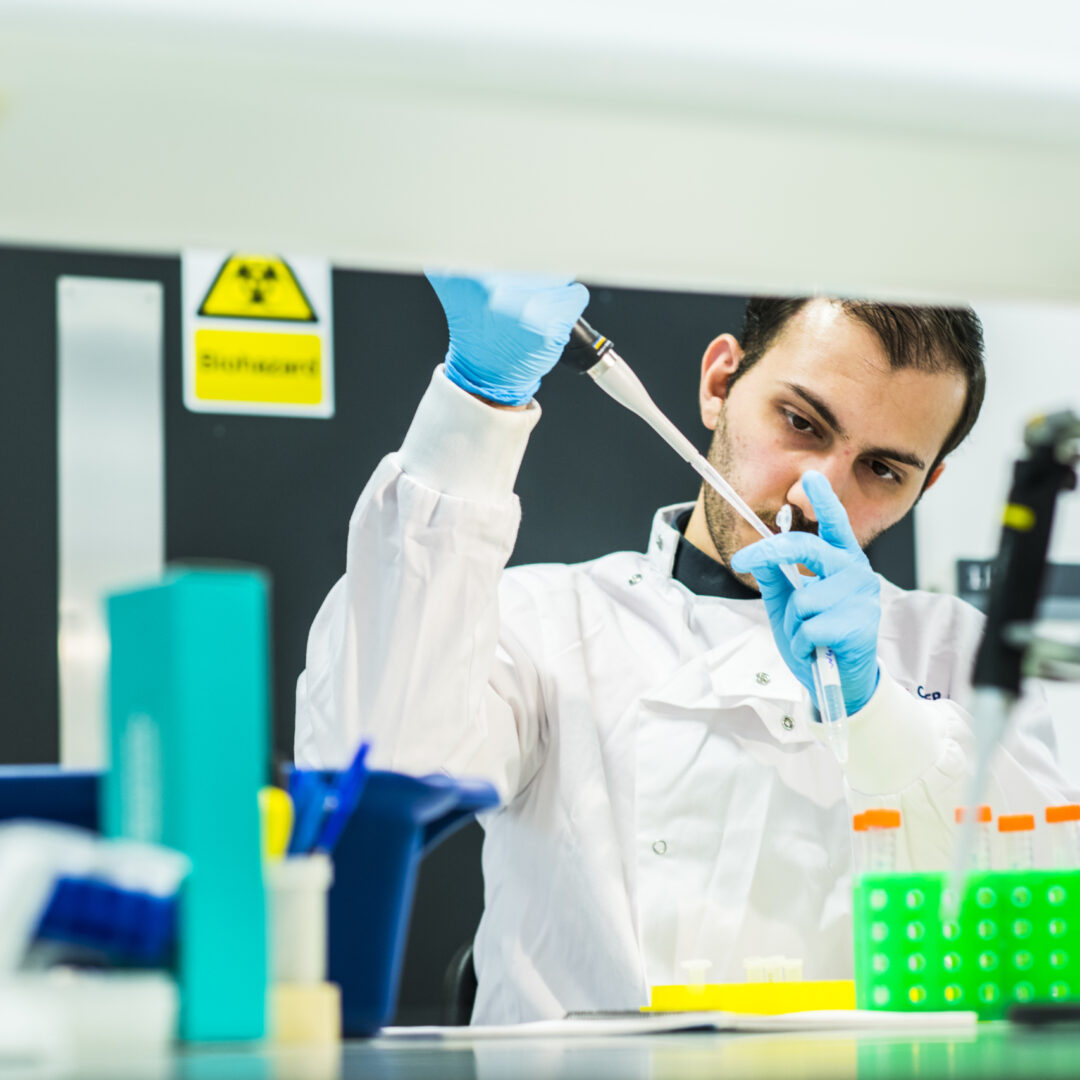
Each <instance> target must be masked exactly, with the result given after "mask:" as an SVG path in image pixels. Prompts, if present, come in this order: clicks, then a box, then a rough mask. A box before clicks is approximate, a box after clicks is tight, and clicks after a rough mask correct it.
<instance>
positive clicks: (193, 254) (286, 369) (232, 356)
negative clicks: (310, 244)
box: [183, 251, 334, 417]
mask: <svg viewBox="0 0 1080 1080" xmlns="http://www.w3.org/2000/svg"><path fill="white" fill-rule="evenodd" d="M183 286H184V403H185V404H186V405H187V407H188V408H189V409H192V410H194V411H196V412H219V413H228V412H234V413H256V414H262V415H266V416H321V417H327V416H333V414H334V383H333V351H332V342H333V333H332V325H331V312H330V267H329V264H328V263H327V262H326V261H325V260H320V259H311V258H304V257H299V256H285V255H281V254H275V253H266V252H263V253H257V254H256V253H250V252H225V251H221V252H211V251H188V252H185V254H184V261H183Z"/></svg>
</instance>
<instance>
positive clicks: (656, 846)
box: [652, 840, 667, 855]
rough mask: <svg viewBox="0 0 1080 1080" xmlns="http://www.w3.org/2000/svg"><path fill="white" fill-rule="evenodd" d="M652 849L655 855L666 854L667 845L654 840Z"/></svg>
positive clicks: (661, 841)
mask: <svg viewBox="0 0 1080 1080" xmlns="http://www.w3.org/2000/svg"><path fill="white" fill-rule="evenodd" d="M652 849H653V851H655V852H656V854H657V855H665V854H667V844H666V843H665V842H664V841H663V840H654V841H653V846H652Z"/></svg>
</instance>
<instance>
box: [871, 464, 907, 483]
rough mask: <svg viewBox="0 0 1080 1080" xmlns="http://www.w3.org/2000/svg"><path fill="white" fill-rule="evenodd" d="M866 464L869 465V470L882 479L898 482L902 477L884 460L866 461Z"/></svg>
mask: <svg viewBox="0 0 1080 1080" xmlns="http://www.w3.org/2000/svg"><path fill="white" fill-rule="evenodd" d="M867 464H868V465H869V466H870V471H871V472H872V473H873V474H874V475H875V476H877V477H880V478H881V479H882V480H891V481H893V482H894V483H897V484H898V483H900V481H901V480H902V479H903V477H901V476H900V474H899V473H898V472H897V471H896V470H895V469H891V468H889V466H888V465H886V464H885V462H884V461H868V462H867Z"/></svg>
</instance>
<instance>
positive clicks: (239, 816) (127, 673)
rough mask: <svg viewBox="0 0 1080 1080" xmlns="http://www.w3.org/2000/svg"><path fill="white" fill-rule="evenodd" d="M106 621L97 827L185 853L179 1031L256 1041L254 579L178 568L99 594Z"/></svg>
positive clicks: (262, 693)
mask: <svg viewBox="0 0 1080 1080" xmlns="http://www.w3.org/2000/svg"><path fill="white" fill-rule="evenodd" d="M108 616H109V633H110V636H111V643H112V658H111V663H110V668H111V670H110V677H109V697H110V700H109V728H110V730H109V754H110V762H109V768H108V770H107V773H106V777H105V783H104V784H103V786H102V799H103V806H102V822H103V828H104V830H105V832H106V834H107V835H109V836H124V837H129V838H131V839H137V840H146V841H149V842H152V843H160V844H165V845H166V846H168V847H171V848H175V849H176V850H177V851H182V852H183V853H184V854H185V855H187V856H188V857H189V858H190V859H191V861H192V872H191V875H190V876H189V878H188V879H187V881H186V882H185V884H184V888H183V892H182V895H181V901H180V920H179V948H178V954H177V978H178V981H179V987H180V1002H181V1006H180V1037H181V1038H183V1039H188V1040H193V1041H204V1040H244V1039H258V1038H261V1037H262V1036H263V1034H264V1031H265V1018H266V990H267V971H266V916H265V905H264V899H263V883H262V866H261V853H260V842H259V808H258V791H259V788H260V787H262V786H263V785H264V784H265V783H266V782H267V777H268V776H269V759H268V752H269V751H268V732H269V719H270V718H269V686H268V679H269V673H268V646H267V622H268V617H267V616H268V587H267V582H266V578H265V576H264V575H263V574H261V573H260V572H258V571H256V570H249V569H244V570H227V571H226V570H221V571H217V570H201V569H200V570H190V571H177V572H173V573H171V574H170V575H169V576H167V577H166V578H165V579H164V580H162V581H161V582H160V583H158V584H155V585H151V586H148V587H146V588H139V589H133V590H131V591H129V592H124V593H119V594H116V595H114V596H111V597H110V598H109V600H108Z"/></svg>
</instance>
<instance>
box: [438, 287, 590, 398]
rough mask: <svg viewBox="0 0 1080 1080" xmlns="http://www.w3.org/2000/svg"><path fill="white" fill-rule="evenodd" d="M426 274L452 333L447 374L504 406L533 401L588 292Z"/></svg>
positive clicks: (586, 302) (470, 390) (582, 289)
mask: <svg viewBox="0 0 1080 1080" xmlns="http://www.w3.org/2000/svg"><path fill="white" fill-rule="evenodd" d="M425 273H426V274H427V279H428V281H430V282H431V287H432V288H433V289H434V290H435V295H436V296H438V298H439V302H440V303H441V304H442V306H443V311H445V312H446V324H447V326H448V327H449V329H450V348H449V349H448V350H447V352H446V377H447V378H448V379H450V381H451V382H454V383H456V384H457V385H458V386H460V387H461V388H462V390H467V391H468V392H469V393H470V394H479V395H480V396H481V397H484V398H487V399H488V400H489V401H497V402H499V403H500V404H502V405H524V404H525V403H526V402H528V401H529V400H530V399H531V398H532V396H533V395H534V394H535V393H536V391H537V390H538V389H539V387H540V379H541V377H542V376H544V375H546V374H547V373H548V372H549V371H550V370H551V369H552V368H553V367H554V366H555V364H556V363H557V362H558V359H559V356H560V355H561V354H562V351H563V348H564V347H565V346H566V343H567V341H569V339H570V331H571V330H572V329H573V327H574V323H576V322H577V321H578V319H579V318H580V317H581V313H582V312H583V311H584V310H585V305H586V304H588V302H589V290H588V289H586V288H585V286H584V285H578V284H575V283H574V282H573V281H572V280H571V279H570V278H565V277H553V276H551V275H538V274H530V275H524V274H480V275H478V276H476V277H462V276H459V275H455V274H441V273H436V272H435V271H432V270H428V271H425Z"/></svg>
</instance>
